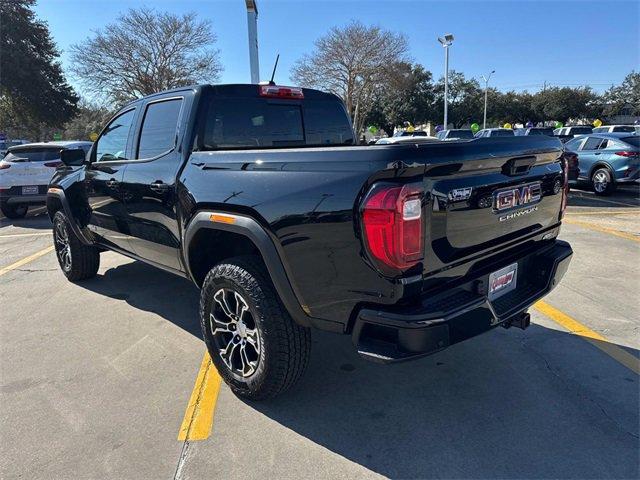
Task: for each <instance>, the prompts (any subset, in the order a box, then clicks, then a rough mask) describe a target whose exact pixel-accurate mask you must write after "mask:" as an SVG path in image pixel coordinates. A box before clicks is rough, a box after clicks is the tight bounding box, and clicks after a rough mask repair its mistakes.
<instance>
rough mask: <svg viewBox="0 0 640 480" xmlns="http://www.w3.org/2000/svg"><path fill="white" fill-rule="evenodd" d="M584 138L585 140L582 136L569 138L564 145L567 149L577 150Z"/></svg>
mask: <svg viewBox="0 0 640 480" xmlns="http://www.w3.org/2000/svg"><path fill="white" fill-rule="evenodd" d="M582 140H583V139H582V138H574V139H573V140H569V141H568V142H567V143H565V144H564V147H565V149H566V150H570V151H572V152H575V151H576V150H578V148H579V147H580V144H581V143H582Z"/></svg>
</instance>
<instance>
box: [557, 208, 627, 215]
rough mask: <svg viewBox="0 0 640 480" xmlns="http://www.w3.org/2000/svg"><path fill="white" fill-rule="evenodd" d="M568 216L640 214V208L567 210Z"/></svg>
mask: <svg viewBox="0 0 640 480" xmlns="http://www.w3.org/2000/svg"><path fill="white" fill-rule="evenodd" d="M565 215H566V216H568V217H575V216H582V215H640V208H636V209H633V210H628V209H626V208H622V209H620V210H595V211H593V210H592V211H589V212H567V213H566V214H565Z"/></svg>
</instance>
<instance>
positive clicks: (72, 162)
mask: <svg viewBox="0 0 640 480" xmlns="http://www.w3.org/2000/svg"><path fill="white" fill-rule="evenodd" d="M85 158H86V153H85V151H84V150H82V149H81V148H73V149H65V150H60V160H62V163H64V164H65V165H66V166H67V167H79V166H80V165H83V164H84V162H85Z"/></svg>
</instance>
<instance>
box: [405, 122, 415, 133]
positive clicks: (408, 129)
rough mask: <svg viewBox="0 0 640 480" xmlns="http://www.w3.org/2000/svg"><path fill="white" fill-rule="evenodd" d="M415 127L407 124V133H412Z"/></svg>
mask: <svg viewBox="0 0 640 480" xmlns="http://www.w3.org/2000/svg"><path fill="white" fill-rule="evenodd" d="M415 130H416V127H414V126H413V125H411V124H409V126H408V127H407V132H409V133H413V132H415Z"/></svg>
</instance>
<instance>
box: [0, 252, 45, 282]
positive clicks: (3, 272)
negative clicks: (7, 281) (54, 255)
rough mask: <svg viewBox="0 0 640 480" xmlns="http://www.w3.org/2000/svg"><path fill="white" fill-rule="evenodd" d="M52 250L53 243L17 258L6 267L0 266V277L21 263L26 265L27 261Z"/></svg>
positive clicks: (18, 266)
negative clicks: (26, 255) (31, 253)
mask: <svg viewBox="0 0 640 480" xmlns="http://www.w3.org/2000/svg"><path fill="white" fill-rule="evenodd" d="M52 250H53V245H52V246H50V247H47V248H45V249H43V250H40V251H39V252H36V253H34V254H33V255H29V256H28V257H25V258H23V259H22V260H18V261H17V262H15V263H12V264H11V265H9V266H6V267H2V268H0V277H1V276H2V275H4V274H5V273H9V272H10V271H11V270H15V269H16V268H20V267H21V266H23V265H26V264H27V263H29V262H32V261H34V260H36V259H38V258H40V257H42V256H43V255H46V254H47V253H49V252H51V251H52Z"/></svg>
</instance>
